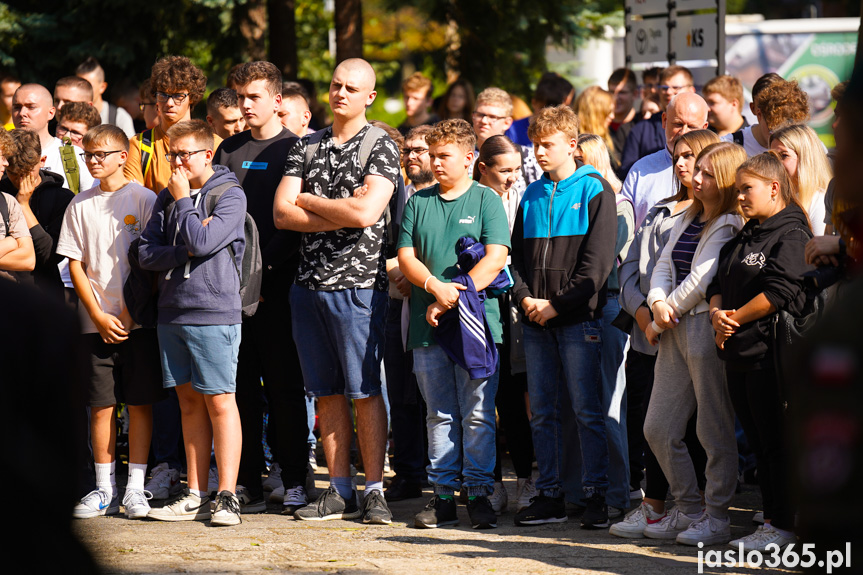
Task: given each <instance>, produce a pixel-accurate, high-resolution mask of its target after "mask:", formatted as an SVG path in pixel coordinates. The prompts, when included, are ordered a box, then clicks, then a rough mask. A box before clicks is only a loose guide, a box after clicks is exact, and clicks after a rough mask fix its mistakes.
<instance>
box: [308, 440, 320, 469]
mask: <svg viewBox="0 0 863 575" xmlns="http://www.w3.org/2000/svg"><path fill="white" fill-rule="evenodd" d="M309 465H311V466H312V470H313V471H317V470H318V458H317V457H316V456H315V448H314V447H312V446H311V445H309Z"/></svg>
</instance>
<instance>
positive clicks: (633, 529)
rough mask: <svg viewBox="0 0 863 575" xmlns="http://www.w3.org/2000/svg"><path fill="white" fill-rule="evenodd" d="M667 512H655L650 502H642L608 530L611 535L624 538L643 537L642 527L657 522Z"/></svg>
mask: <svg viewBox="0 0 863 575" xmlns="http://www.w3.org/2000/svg"><path fill="white" fill-rule="evenodd" d="M666 515H667V514H666V513H661V514H660V513H657V512H656V511H654V510H653V506H652V505H651V504H650V503H644V502H642V503H641V505H639V506H638V507H637V508H636V509H633V510H632V511H630V512H629V514H627V516H626V517H625V518H624V520H623V521H621V522H619V523H615V524H614V525H612V526H611V528H610V529H609V530H608V532H609V533H611V534H612V535H616V536H618V537H624V538H626V539H641V538H642V537H644V528H645V527H647V526H648V525H653V524H654V523H659V522H660V521H661V520H662V519H663V518H664V517H665V516H666Z"/></svg>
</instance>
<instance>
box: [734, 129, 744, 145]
mask: <svg viewBox="0 0 863 575" xmlns="http://www.w3.org/2000/svg"><path fill="white" fill-rule="evenodd" d="M731 140H732V141H733V142H734V143H735V144H737V145H738V146H742V145H743V130H737V131H736V132H734V133H733V134H731Z"/></svg>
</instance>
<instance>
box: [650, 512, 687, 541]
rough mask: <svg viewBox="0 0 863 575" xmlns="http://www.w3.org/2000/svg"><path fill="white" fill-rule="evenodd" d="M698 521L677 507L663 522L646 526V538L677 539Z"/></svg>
mask: <svg viewBox="0 0 863 575" xmlns="http://www.w3.org/2000/svg"><path fill="white" fill-rule="evenodd" d="M696 520H698V517H690V516H688V515H686V514H685V513H681V512H680V508H678V507H675V508H674V509H672V510H671V513H668V514H667V515H666V516H665V517H663V518H662V519H661V520H659V521H657V522H656V523H651V524H648V525H647V526H645V528H644V536H645V537H647V538H649V539H675V538H676V537H677V534H678V533H683V532H684V531H686V529H687V528H688V527H689V526H690V525H691V524H692V523H694V522H695V521H696Z"/></svg>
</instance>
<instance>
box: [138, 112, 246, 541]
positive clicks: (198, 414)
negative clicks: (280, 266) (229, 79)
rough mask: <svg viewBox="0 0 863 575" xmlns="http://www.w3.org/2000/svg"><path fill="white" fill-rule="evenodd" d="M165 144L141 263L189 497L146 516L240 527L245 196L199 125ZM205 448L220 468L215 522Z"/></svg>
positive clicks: (175, 129) (188, 124)
mask: <svg viewBox="0 0 863 575" xmlns="http://www.w3.org/2000/svg"><path fill="white" fill-rule="evenodd" d="M166 136H167V138H169V139H170V142H171V143H170V147H169V148H168V152H166V154H165V156H166V157H165V160H167V162H168V163H169V165H170V166H171V168H172V169H173V173H172V175H171V178H170V179H169V181H168V187H167V188H166V189H164V190H162V191H161V193H159V196H158V198H157V199H156V203H155V205H154V206H153V216H152V218H151V219H150V222H149V223H148V224H147V227H146V229H145V230H144V233H143V235H142V236H141V244H140V248H139V256H140V264H141V267H142V268H144V269H148V270H151V271H154V272H157V277H158V283H159V300H158V306H157V307H158V319H157V326H156V330H157V332H158V335H159V349H160V353H161V358H162V372H163V380H162V381H163V386H164V387H166V388H175V389H176V392H177V396H178V398H179V401H180V408H181V410H182V422H183V442H184V444H185V447H186V466H187V469H188V484H189V492H188V493H187V494H185V495H184V496H182V497H180V499H178V500H177V501H174V502H172V503H170V504H168V505H166V506H164V507H160V508H154V509H152V510H151V511H150V514H149V517H151V518H153V519H160V520H163V521H193V520H196V519H208V518H210V517H212V519H211V521H210V525H237V524H238V523H240V521H241V519H240V502H239V500H238V499H237V496H236V494H235V493H236V489H237V470H238V469H239V465H240V451H241V448H242V429H241V425H240V414H239V412H238V410H237V403H236V400H235V397H234V394H235V391H236V376H237V354H238V352H239V348H240V323H241V301H240V278H239V274H238V270H239V269H242V265H243V252H244V250H245V234H244V232H243V226H244V223H245V217H246V196H245V194H244V193H243V190H242V189H241V188H240V185H239V182H238V181H237V178H236V176H234V174H233V173H232V172H231V171H230V170H229V169H228V168H226V167H224V166H218V165H216V166H214V165H213V164H212V162H213V130H212V128H210V126H209V125H207V123H206V122H203V121H201V120H191V121H185V122H179V123H177V124H175V125H173V126H171V128H170V129H169V130H168V132H167V134H166ZM213 193H220V196H219V197H218V198H217V200H216V201H215V202H213V201H212V198H210V197H208V196H209V195H210V194H213ZM213 204H214V205H213ZM259 424H260V422H259ZM211 446H212V447H214V448H215V452H216V463H217V465H218V468H219V485H218V495H217V496H216V500H215V503H216V504H215V508H214V510H213V511H212V514H211V512H210V505H209V502H210V498H209V496H208V492H207V482H208V473H209V469H210V448H211Z"/></svg>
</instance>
